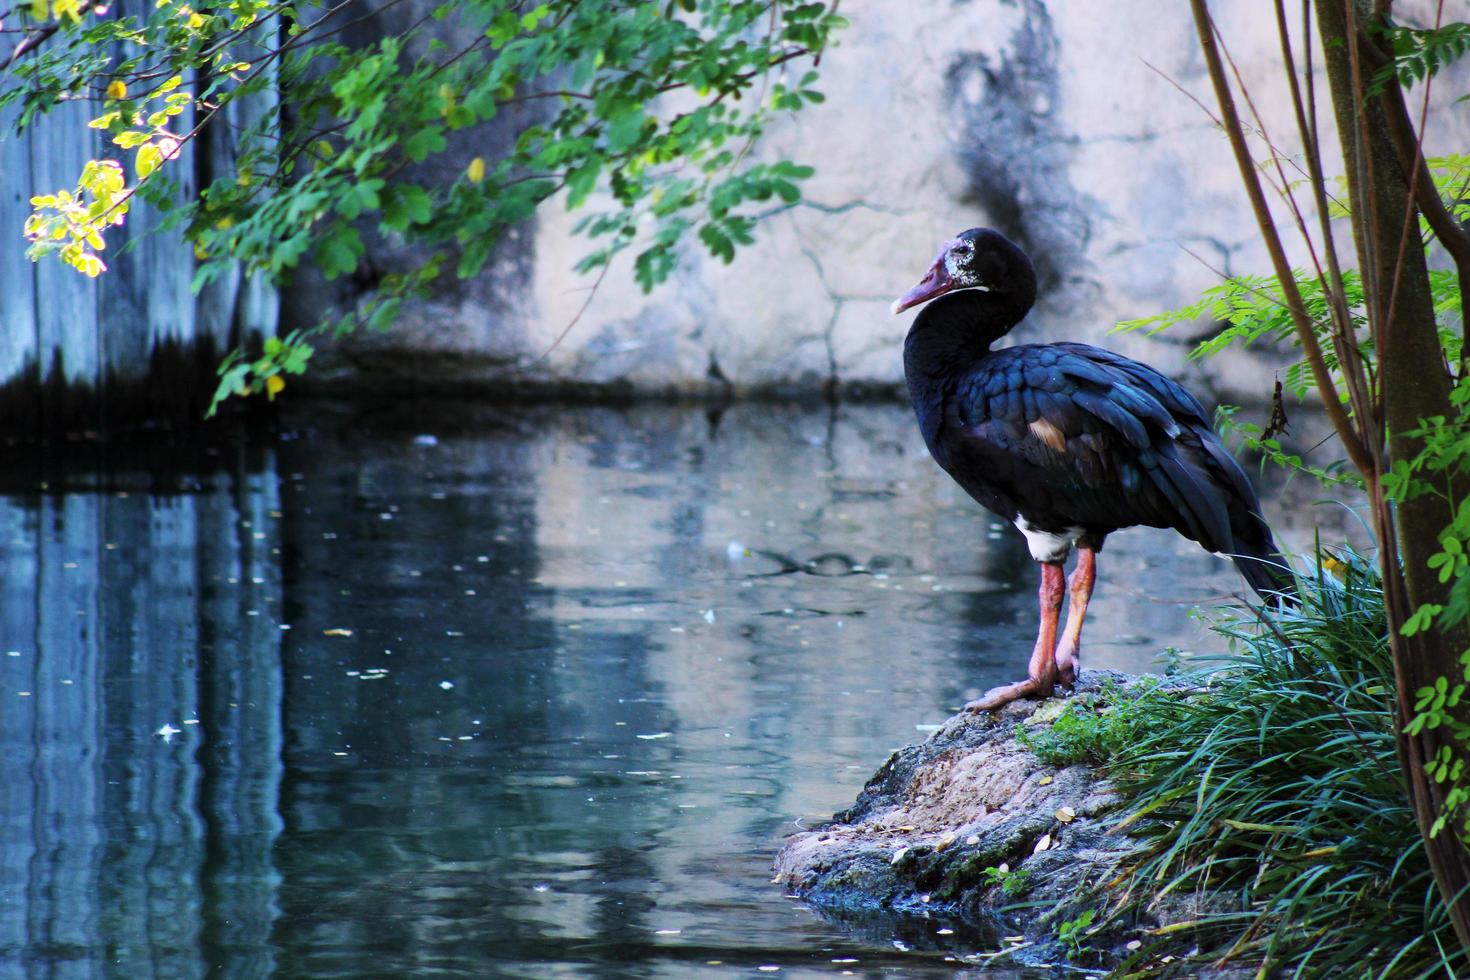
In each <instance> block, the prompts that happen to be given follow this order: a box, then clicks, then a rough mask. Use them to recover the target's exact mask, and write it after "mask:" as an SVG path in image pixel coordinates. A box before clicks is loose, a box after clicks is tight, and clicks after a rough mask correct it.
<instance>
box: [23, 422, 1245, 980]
mask: <svg viewBox="0 0 1470 980" xmlns="http://www.w3.org/2000/svg"><path fill="white" fill-rule="evenodd" d="M33 448H36V447H33ZM41 449H44V451H41ZM30 459H31V461H30V462H22V463H18V464H17V465H16V466H15V467H13V468H12V469H11V470H10V471H9V473H8V474H7V475H6V477H5V479H4V482H3V484H0V542H3V543H4V545H5V552H4V554H5V562H6V574H5V576H4V579H3V581H0V750H3V751H0V978H7V977H33V976H40V977H47V976H62V975H65V976H74V975H83V976H92V975H118V976H151V975H178V976H196V975H203V974H206V973H221V974H223V975H228V976H240V977H255V976H267V975H272V974H275V973H281V974H285V975H296V976H314V977H315V976H338V975H340V976H347V975H351V976H363V975H383V976H388V975H404V974H408V973H416V972H427V971H432V970H445V971H455V972H461V973H468V974H472V975H498V976H501V975H503V976H535V977H543V976H568V977H573V976H585V975H588V973H589V972H592V973H595V974H596V975H598V976H629V977H634V976H637V977H648V976H655V977H659V976H668V977H682V976H690V975H698V974H700V973H701V972H704V971H706V970H708V971H711V972H716V973H717V972H720V971H721V970H723V969H725V968H728V967H737V966H738V967H740V968H742V969H746V970H749V969H752V968H754V967H756V966H761V965H772V966H781V967H783V974H784V975H787V976H791V975H793V974H794V975H797V976H802V975H806V974H810V975H812V976H816V975H824V976H825V975H830V974H831V973H832V972H833V971H834V969H836V968H837V967H836V966H835V965H834V961H837V960H840V961H846V960H856V961H857V965H855V966H853V967H852V968H853V969H854V970H855V971H858V972H861V973H862V974H863V975H895V976H898V975H902V976H915V975H921V976H922V975H932V976H952V975H954V973H955V971H956V969H959V968H961V967H963V966H964V963H963V961H962V962H958V963H957V962H955V960H956V959H960V958H962V957H963V956H964V955H965V954H967V953H971V952H975V951H976V950H977V949H978V948H979V947H981V946H983V945H984V944H985V943H986V942H988V941H989V940H988V938H987V937H985V936H983V935H980V934H976V933H973V932H967V931H965V929H964V928H962V927H961V926H960V925H954V926H953V927H952V928H953V929H954V934H953V935H946V936H940V935H939V934H938V929H939V928H941V927H946V928H948V927H949V926H943V924H942V923H937V922H936V920H933V919H929V918H926V917H924V916H922V915H901V916H899V915H888V914H883V915H880V914H875V913H863V914H861V915H852V914H845V913H844V914H842V915H840V916H836V917H835V918H833V919H832V920H830V921H829V920H828V919H826V918H823V917H819V916H817V915H815V914H813V912H811V911H810V910H808V909H805V908H803V907H802V906H801V905H800V903H798V902H795V901H793V900H792V899H790V898H788V897H786V896H783V895H782V894H781V892H780V890H779V889H778V888H776V887H775V886H773V885H771V884H770V882H769V878H770V872H769V867H770V858H771V856H772V855H773V853H774V852H775V850H776V849H777V848H778V847H779V846H780V840H781V838H782V837H783V836H784V835H785V834H787V833H789V832H791V831H792V830H794V829H795V827H796V824H795V821H803V822H805V823H807V824H810V823H811V822H813V821H816V820H820V819H823V818H825V817H827V816H828V815H829V814H831V813H832V812H833V811H835V810H838V809H841V808H843V807H844V806H846V805H847V804H848V803H849V802H850V801H851V799H852V797H853V796H854V795H855V794H856V792H857V790H858V789H859V788H860V787H861V785H862V783H863V781H864V780H865V779H866V778H867V776H868V775H869V774H870V773H872V772H873V770H874V769H876V768H877V767H878V766H879V765H880V764H881V763H882V762H883V760H884V759H885V758H886V757H887V755H888V753H889V752H890V751H891V750H892V749H894V748H897V747H898V746H900V745H902V744H904V743H905V742H909V741H912V740H914V739H915V738H917V737H920V735H921V731H922V726H925V725H928V724H932V723H935V722H938V721H940V720H942V719H943V718H944V717H946V716H947V715H948V714H950V713H951V712H952V711H953V710H954V709H956V708H957V707H958V706H959V705H960V704H961V703H962V702H963V701H965V700H966V699H968V698H970V697H973V696H975V694H976V693H978V692H979V691H981V690H983V689H984V688H985V687H988V686H990V685H992V684H995V683H1000V682H1002V681H1006V680H1011V679H1013V678H1014V677H1015V676H1017V675H1019V673H1020V672H1021V671H1022V670H1023V669H1024V663H1025V659H1026V653H1027V651H1028V650H1029V646H1030V639H1031V636H1030V634H1031V628H1032V625H1033V624H1034V616H1035V598H1034V594H1035V584H1034V578H1035V570H1034V566H1033V565H1032V563H1031V562H1030V561H1029V559H1028V558H1027V556H1026V554H1025V551H1024V546H1023V544H1022V543H1021V542H1020V541H1019V540H1018V539H1017V536H1016V535H1014V534H1013V533H1012V532H1011V531H1010V529H1009V528H1004V527H997V526H995V525H994V522H993V521H992V520H991V519H990V518H989V517H988V515H985V514H983V513H981V512H980V511H979V510H978V509H977V508H976V507H975V506H974V505H973V504H972V503H971V502H970V501H968V500H967V499H965V498H964V497H963V496H962V494H961V493H960V492H959V491H958V490H957V489H956V488H955V487H953V485H951V484H950V483H949V482H948V480H947V478H945V477H943V475H942V474H940V473H939V472H938V471H937V469H936V468H935V467H934V465H933V463H932V462H931V461H930V460H929V459H928V458H927V456H926V455H925V454H924V452H923V449H922V445H921V444H920V442H919V440H918V438H917V435H916V433H915V432H914V427H913V424H912V421H911V419H910V418H909V416H908V414H907V412H906V410H905V409H903V408H901V407H899V406H894V405H848V406H838V407H835V408H832V407H826V406H817V407H805V408H801V407H782V406H773V405H764V406H748V405H735V406H732V407H730V408H729V409H728V410H726V411H725V412H723V413H722V414H721V415H720V416H719V418H718V420H717V422H716V421H715V420H712V419H711V418H710V417H709V416H708V415H706V413H704V412H702V411H699V410H697V409H688V410H685V409H676V408H672V407H669V406H659V407H651V408H642V409H632V408H622V409H618V408H605V407H604V408H595V407H582V408H575V409H571V408H565V407H554V406H544V405H543V406H534V407H528V408H525V409H521V410H510V409H506V408H498V409H488V408H485V407H483V406H475V405H471V404H463V403H461V404H443V403H441V404H428V403H423V404H409V405H406V406H370V407H368V408H366V409H363V408H361V407H358V408H347V409H343V408H340V407H333V406H330V405H322V404H314V405H306V406H301V407H298V408H297V409H295V410H294V413H287V414H286V415H284V416H283V417H282V418H281V419H280V420H279V422H278V423H277V427H275V428H260V429H258V430H254V431H236V432H233V433H230V434H229V438H224V439H221V440H219V441H217V442H215V443H214V444H212V445H211V444H208V443H198V444H187V445H186V444H182V443H176V442H171V441H170V440H169V439H167V438H162V439H160V440H155V441H152V442H149V441H147V440H143V441H134V442H131V443H128V444H114V443H106V444H103V443H99V442H95V441H92V440H88V439H86V438H82V439H79V440H77V441H76V443H75V444H69V445H68V446H67V447H65V451H62V450H60V449H57V448H56V447H51V446H48V447H40V448H36V452H35V453H33V455H32V457H30ZM1104 560H1105V565H1104V566H1103V575H1104V579H1103V584H1102V586H1101V587H1100V589H1099V593H1098V598H1097V600H1096V602H1095V605H1094V610H1093V616H1092V619H1091V621H1090V627H1089V629H1090V638H1091V640H1090V642H1091V644H1092V645H1091V646H1090V647H1089V648H1088V651H1087V652H1086V653H1085V656H1086V657H1088V658H1089V664H1090V665H1092V666H1107V667H1115V668H1121V669H1133V670H1137V669H1143V668H1146V667H1147V666H1149V664H1150V663H1151V661H1152V658H1153V656H1154V655H1155V654H1156V653H1157V652H1158V651H1160V650H1161V649H1163V648H1164V647H1165V646H1169V645H1174V646H1181V647H1185V648H1191V647H1197V646H1205V647H1208V645H1209V644H1210V643H1211V642H1213V641H1212V640H1211V639H1210V638H1209V637H1208V636H1207V635H1206V634H1205V633H1203V632H1202V631H1201V630H1200V628H1199V627H1198V626H1197V625H1196V624H1195V623H1194V622H1193V621H1192V620H1191V619H1190V616H1189V603H1191V602H1198V601H1203V600H1207V599H1208V598H1209V597H1210V596H1211V595H1219V594H1223V593H1228V592H1229V591H1231V590H1235V589H1238V588H1239V583H1238V581H1237V580H1236V578H1235V573H1234V571H1233V570H1232V569H1231V568H1230V566H1228V565H1227V564H1225V563H1223V562H1220V561H1218V560H1217V559H1213V558H1211V557H1209V556H1207V555H1204V554H1203V553H1202V552H1200V551H1198V549H1195V548H1194V546H1192V545H1189V544H1188V543H1187V542H1181V541H1179V540H1178V539H1177V538H1175V537H1171V536H1168V535H1164V534H1162V533H1159V534H1155V533H1153V532H1131V533H1129V534H1124V535H1119V536H1118V537H1117V538H1115V539H1113V540H1111V541H1110V542H1109V549H1108V552H1107V554H1106V555H1105V556H1104ZM1216 648H1217V647H1216ZM946 957H948V958H949V960H950V961H949V962H946ZM839 972H840V971H839Z"/></svg>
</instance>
